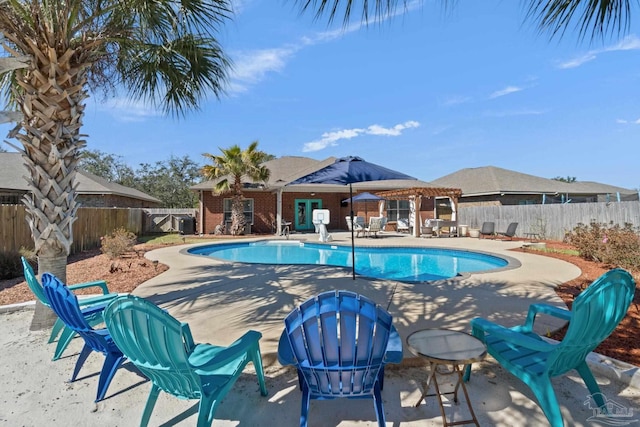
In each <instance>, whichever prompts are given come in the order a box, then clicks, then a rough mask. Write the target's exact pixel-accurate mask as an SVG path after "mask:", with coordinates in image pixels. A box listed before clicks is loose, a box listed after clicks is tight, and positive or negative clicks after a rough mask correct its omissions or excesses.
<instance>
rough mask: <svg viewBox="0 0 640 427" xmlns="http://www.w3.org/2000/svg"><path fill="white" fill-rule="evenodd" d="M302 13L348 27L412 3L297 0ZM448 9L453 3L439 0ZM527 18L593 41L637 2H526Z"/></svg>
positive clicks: (618, 28)
mask: <svg viewBox="0 0 640 427" xmlns="http://www.w3.org/2000/svg"><path fill="white" fill-rule="evenodd" d="M296 3H297V4H298V5H299V6H300V9H301V11H302V12H312V13H314V15H315V17H316V18H317V19H319V18H321V17H323V16H326V17H327V18H328V21H329V23H331V22H332V21H334V20H335V19H336V18H339V17H340V15H342V21H343V25H345V26H346V25H347V24H348V23H349V21H350V20H351V15H352V14H353V13H356V14H359V15H360V16H361V20H362V22H363V23H367V22H369V20H370V17H373V20H383V19H386V18H388V17H390V16H392V15H393V14H395V13H396V12H397V8H398V3H401V4H402V6H403V7H404V8H407V7H409V6H410V4H411V3H415V0H402V1H399V0H375V1H368V0H360V1H355V0H314V1H311V0H296ZM442 3H443V5H445V6H449V5H453V4H455V3H456V1H455V0H442ZM525 3H528V6H525V9H526V10H527V13H526V17H527V18H528V19H532V20H533V21H534V22H537V25H538V28H539V29H540V30H541V31H545V32H546V31H549V32H550V33H551V35H552V36H560V37H561V36H562V35H563V34H564V33H565V31H566V30H567V29H568V28H569V27H571V26H573V25H575V27H576V28H577V29H578V33H579V36H580V37H585V36H587V35H588V34H591V37H592V38H596V37H602V36H607V35H614V34H617V35H620V33H624V32H626V31H627V30H628V28H629V24H630V22H631V9H632V8H633V6H637V4H638V3H637V1H636V0H528V1H526V2H525Z"/></svg>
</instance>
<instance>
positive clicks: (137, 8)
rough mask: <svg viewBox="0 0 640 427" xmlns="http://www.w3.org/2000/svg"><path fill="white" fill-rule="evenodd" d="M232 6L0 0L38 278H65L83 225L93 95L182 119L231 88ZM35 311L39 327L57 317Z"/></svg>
mask: <svg viewBox="0 0 640 427" xmlns="http://www.w3.org/2000/svg"><path fill="white" fill-rule="evenodd" d="M230 13H231V12H230V0H192V1H178V0H166V1H155V2H149V1H146V0H130V1H124V0H60V1H51V2H43V1H39V0H11V1H3V2H1V3H0V34H1V35H2V36H3V40H2V47H3V49H4V54H5V56H8V57H13V58H16V59H20V60H22V59H24V58H26V62H27V66H26V68H18V69H11V70H8V71H7V70H4V71H3V72H2V79H1V80H0V85H1V86H0V90H2V92H3V95H4V97H5V99H8V100H9V103H8V105H7V106H8V107H10V109H16V110H18V112H20V113H22V117H21V120H20V122H18V125H17V126H16V128H14V129H13V130H12V131H11V132H10V137H15V138H16V139H17V140H18V141H19V143H20V145H21V146H22V147H17V146H14V148H16V149H19V150H21V151H22V156H23V159H24V161H25V165H26V167H27V169H28V172H29V173H28V175H29V177H28V185H29V188H30V190H31V193H32V194H33V197H30V198H25V199H24V203H25V205H26V208H27V216H28V222H29V226H30V229H31V233H32V235H33V239H34V244H35V245H34V247H35V253H36V255H37V257H38V269H39V271H40V272H42V271H49V272H51V273H53V274H55V275H56V276H58V277H59V278H60V279H61V280H62V281H65V282H66V264H67V256H68V254H69V249H70V247H71V243H72V241H73V235H72V225H73V222H74V221H75V219H76V210H77V208H78V203H77V202H76V193H75V172H76V167H77V163H78V157H79V151H80V150H81V149H82V148H83V147H84V146H85V144H86V142H85V139H84V138H85V137H86V135H83V134H81V133H80V131H81V127H82V118H83V115H84V108H85V104H84V101H85V99H86V98H87V97H88V96H89V92H90V91H92V92H96V91H98V90H102V93H103V95H105V96H108V95H113V94H115V93H116V91H117V90H121V91H123V92H124V93H125V94H126V95H127V96H129V97H131V98H132V99H143V100H144V101H146V102H148V103H149V104H150V105H153V106H156V107H160V108H161V109H162V110H163V111H164V112H165V113H170V114H173V115H174V116H178V117H181V116H184V115H185V114H186V112H188V111H189V110H192V109H197V108H198V105H199V103H200V101H201V100H202V99H203V98H204V97H205V96H207V95H209V94H210V93H213V95H215V96H216V97H218V96H220V94H221V93H222V92H223V91H224V83H225V81H226V77H227V70H228V67H229V61H228V60H227V58H226V57H225V55H224V54H223V52H222V49H221V47H220V45H219V44H218V42H217V41H216V32H217V30H218V28H219V27H220V26H221V25H222V24H223V22H224V21H226V19H228V17H229V15H230ZM44 313H45V312H44V311H43V310H42V309H40V308H38V307H37V308H36V313H35V315H34V320H33V322H32V325H31V327H32V329H36V328H40V327H45V326H49V325H50V324H52V319H53V317H51V316H49V317H48V318H46V319H45V318H43V314H44Z"/></svg>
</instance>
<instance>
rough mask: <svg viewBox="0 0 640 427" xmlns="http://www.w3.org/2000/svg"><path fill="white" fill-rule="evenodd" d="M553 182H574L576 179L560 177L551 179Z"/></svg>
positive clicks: (573, 177)
mask: <svg viewBox="0 0 640 427" xmlns="http://www.w3.org/2000/svg"><path fill="white" fill-rule="evenodd" d="M551 179H552V180H554V181H561V182H569V183H571V182H576V177H575V176H567V177H566V178H563V177H561V176H556V177H555V178H551Z"/></svg>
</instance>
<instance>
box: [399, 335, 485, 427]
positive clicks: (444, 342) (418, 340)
mask: <svg viewBox="0 0 640 427" xmlns="http://www.w3.org/2000/svg"><path fill="white" fill-rule="evenodd" d="M407 345H408V347H409V350H411V352H412V353H413V354H415V355H416V356H420V357H424V358H425V359H427V360H428V361H429V369H430V372H429V377H428V378H427V382H426V383H423V385H422V387H423V390H422V396H420V400H418V402H417V403H416V405H415V406H416V407H417V406H419V405H420V403H421V402H422V400H423V399H425V398H426V397H427V396H433V395H435V396H436V397H437V398H438V403H439V404H440V414H441V415H442V421H443V424H444V426H445V427H448V426H453V425H463V424H475V425H476V426H478V427H479V424H478V420H477V418H476V414H475V413H474V412H473V408H472V407H471V401H470V400H469V394H468V393H467V388H466V386H465V385H464V381H463V373H464V368H465V367H466V365H469V364H471V363H475V362H479V361H481V360H482V359H484V357H485V356H486V355H487V348H486V346H485V345H484V343H483V342H482V341H480V340H479V339H477V338H476V337H474V336H472V335H469V334H467V333H465V332H459V331H453V330H450V329H422V330H419V331H416V332H413V333H412V334H411V335H409V336H408V337H407ZM438 375H455V376H456V377H457V378H456V380H455V388H454V390H453V391H452V392H440V386H439V385H438ZM432 382H433V385H434V386H435V389H436V392H435V394H428V393H429V387H430V386H431V383H432ZM459 388H462V391H463V393H464V397H465V399H466V400H467V406H468V407H469V412H470V414H471V419H468V420H461V421H455V422H448V421H447V416H446V414H445V411H444V406H443V404H442V396H443V395H447V394H453V401H454V403H456V404H457V403H458V389H459Z"/></svg>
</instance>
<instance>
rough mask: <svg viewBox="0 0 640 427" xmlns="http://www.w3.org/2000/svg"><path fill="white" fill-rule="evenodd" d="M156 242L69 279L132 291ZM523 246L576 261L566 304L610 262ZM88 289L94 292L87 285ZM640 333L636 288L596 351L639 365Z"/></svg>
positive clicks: (564, 293)
mask: <svg viewBox="0 0 640 427" xmlns="http://www.w3.org/2000/svg"><path fill="white" fill-rule="evenodd" d="M546 243H547V248H548V249H570V248H571V247H570V246H568V245H566V244H564V243H561V242H554V241H547V242H546ZM157 247H158V246H150V245H137V246H136V247H135V249H136V253H132V254H131V255H130V256H129V257H127V258H125V259H122V260H112V259H110V258H109V257H107V256H106V255H104V254H102V253H101V252H100V250H97V249H96V250H93V251H87V252H83V253H81V254H76V255H72V256H70V257H69V261H68V262H69V265H68V266H67V281H68V283H71V284H73V283H80V282H87V281H92V280H101V279H104V280H106V281H107V283H108V285H109V289H110V290H111V292H131V291H133V290H134V289H135V288H136V287H137V286H138V285H139V284H140V283H142V282H144V281H146V280H149V279H150V278H152V277H154V276H156V275H158V274H160V273H161V272H163V271H165V270H166V269H167V266H165V265H163V264H158V265H155V264H154V263H152V262H151V261H149V260H147V259H146V258H144V256H143V255H142V254H144V252H146V251H148V250H151V249H155V248H157ZM518 250H525V251H528V252H530V253H536V254H540V255H544V256H550V257H553V258H559V259H562V260H564V261H567V262H570V263H572V264H575V265H576V266H578V267H579V268H580V269H581V270H582V274H581V275H580V277H578V278H576V279H574V280H571V281H570V282H567V283H564V284H562V285H560V286H558V288H557V289H556V292H557V293H558V295H559V296H560V297H561V298H562V299H563V300H564V302H565V303H566V304H567V306H568V307H571V303H572V302H573V300H574V298H575V297H576V295H578V294H579V293H580V291H581V290H582V289H584V288H585V287H586V286H588V285H589V284H590V283H591V282H592V281H593V280H595V279H596V278H598V277H599V276H601V275H602V274H603V273H604V272H606V271H607V270H609V269H611V268H613V266H607V265H602V264H598V263H594V262H590V261H586V260H584V259H582V258H580V257H577V256H573V255H567V254H562V253H554V252H541V251H534V250H530V249H529V250H526V249H518ZM634 277H635V278H636V282H640V274H638V273H636V274H634ZM87 292H88V293H92V292H95V289H89V290H88V291H87ZM32 299H33V294H32V293H31V291H30V290H29V288H28V287H27V284H26V283H25V282H24V280H23V278H17V279H12V280H3V281H0V305H6V304H14V303H19V302H25V301H30V300H32ZM562 336H563V331H559V332H557V333H556V334H554V335H553V336H552V337H553V338H555V339H561V338H562ZM639 336H640V292H636V296H635V299H634V302H633V303H632V305H631V308H630V309H629V312H628V313H627V316H626V317H625V318H624V319H623V320H622V322H621V323H620V325H619V326H618V328H617V329H616V330H615V331H614V332H613V334H611V336H610V337H609V338H607V339H606V340H605V341H604V342H603V343H602V344H601V345H600V346H599V347H598V348H597V349H596V351H597V352H598V353H600V354H604V355H606V356H609V357H613V358H615V359H618V360H621V361H624V362H627V363H631V364H633V365H636V366H640V348H638V342H639V341H638V337H639Z"/></svg>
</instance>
